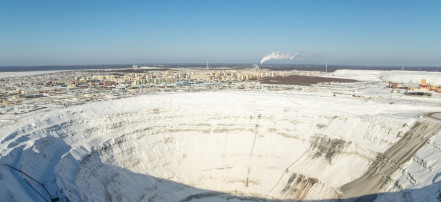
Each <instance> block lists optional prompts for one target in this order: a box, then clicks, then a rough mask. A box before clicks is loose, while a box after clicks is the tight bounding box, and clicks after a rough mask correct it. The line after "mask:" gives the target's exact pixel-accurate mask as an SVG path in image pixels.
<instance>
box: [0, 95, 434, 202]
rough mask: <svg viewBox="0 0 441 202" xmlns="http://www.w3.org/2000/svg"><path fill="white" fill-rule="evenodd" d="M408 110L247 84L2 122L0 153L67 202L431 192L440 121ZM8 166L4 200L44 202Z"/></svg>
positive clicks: (0, 194)
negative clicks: (242, 89) (252, 88)
mask: <svg viewBox="0 0 441 202" xmlns="http://www.w3.org/2000/svg"><path fill="white" fill-rule="evenodd" d="M348 103H350V105H348ZM386 107H387V108H388V110H382V108H386ZM402 107H407V106H403V105H399V104H396V105H393V106H389V105H388V104H382V103H376V102H366V101H364V100H354V99H352V98H351V99H349V98H348V100H345V99H336V98H333V97H324V98H321V99H317V96H315V95H305V94H301V95H299V94H288V95H283V94H276V93H265V94H263V93H250V92H249V93H238V92H223V93H177V94H162V95H150V96H142V97H136V98H127V99H121V100H113V101H106V102H99V103H92V104H87V105H83V106H76V107H72V108H67V109H63V110H60V111H50V112H47V113H41V114H36V115H34V116H32V117H23V118H21V119H19V120H18V121H17V123H14V124H12V125H7V126H4V127H3V128H1V131H2V134H1V139H0V141H1V142H0V143H1V144H0V146H1V147H0V149H1V150H0V151H1V156H0V161H1V162H3V163H7V164H8V165H11V166H14V167H17V168H19V169H21V170H22V171H24V172H26V173H28V174H29V175H30V176H33V177H34V178H36V179H37V180H39V181H40V182H41V183H43V184H44V185H46V187H47V188H48V190H49V192H50V193H52V194H53V195H55V194H56V195H57V196H61V198H62V200H71V201H197V200H210V201H212V200H219V201H223V200H243V201H256V200H257V201H259V200H261V201H265V200H334V199H341V198H351V197H359V196H362V197H363V196H366V195H370V194H374V195H373V196H374V197H373V199H375V198H377V197H378V199H379V200H382V199H391V200H397V201H399V200H402V199H405V198H406V197H407V198H410V199H417V198H419V197H420V196H427V197H431V198H428V199H435V198H436V197H437V196H438V194H439V193H438V191H436V190H435V186H437V185H438V182H439V180H438V178H436V176H437V174H438V173H439V172H441V167H440V166H439V165H440V164H439V162H438V161H439V159H440V158H439V156H440V155H441V152H440V148H441V146H440V145H439V143H438V142H439V141H438V140H439V139H441V134H440V130H441V125H440V124H439V123H436V122H433V121H430V120H419V121H416V119H415V118H413V117H416V116H412V117H410V116H408V115H402V111H401V110H400V109H401V108H402ZM410 108H411V107H410ZM418 110H421V109H420V108H419V109H418ZM385 111H386V112H385ZM0 172H1V175H0V184H1V187H2V188H1V189H0V201H13V200H18V201H29V200H34V201H35V200H37V201H38V200H41V201H44V199H47V196H46V195H44V194H39V192H38V190H37V191H36V190H34V189H32V188H31V187H30V186H29V184H28V183H26V181H27V179H25V178H24V177H23V176H21V175H20V174H17V173H16V172H14V171H12V170H10V169H8V168H5V167H0ZM358 185H360V186H358ZM361 185H363V186H364V187H363V186H361ZM35 187H38V186H35ZM428 190H429V192H428ZM384 192H388V193H387V194H380V195H378V196H377V193H384ZM404 193H407V194H404ZM421 193H424V195H423V194H421ZM370 196H372V195H370ZM407 198H406V199H407Z"/></svg>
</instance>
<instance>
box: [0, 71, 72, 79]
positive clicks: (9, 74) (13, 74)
mask: <svg viewBox="0 0 441 202" xmlns="http://www.w3.org/2000/svg"><path fill="white" fill-rule="evenodd" d="M61 71H66V70H56V71H31V72H0V78H5V77H17V76H32V75H39V74H50V73H55V72H61Z"/></svg>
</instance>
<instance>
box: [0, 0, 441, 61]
mask: <svg viewBox="0 0 441 202" xmlns="http://www.w3.org/2000/svg"><path fill="white" fill-rule="evenodd" d="M301 49H306V51H305V53H304V54H302V55H301V56H300V57H299V58H297V59H295V60H282V61H271V62H277V63H279V62H280V63H292V64H322V63H324V62H325V61H328V63H329V64H345V65H351V64H353V65H432V66H441V1H439V0H433V1H430V0H427V1H349V0H347V1H345V0H338V1H337V0H333V1H331V0H322V1H321V0H309V1H306V0H304V1H295V0H289V1H288V0H287V1H284V0H275V1H270V0H254V1H246V0H231V1H220V0H219V1H214V0H213V1H202V0H201V1H191V0H190V1H188V0H186V1H164V0H163V1H122V0H121V1H111V0H108V1H88V0H84V1H82V0H78V1H73V0H72V1H67V0H66V1H63V0H57V1H55V0H54V1H50V0H43V1H34V0H32V1H31V0H29V1H21V0H0V66H2V65H3V66H5V65H63V64H69V65H70V64H121V63H128V64H132V63H204V62H205V61H207V60H208V61H210V62H212V63H250V64H254V63H259V61H260V59H261V58H262V57H263V56H265V55H267V54H269V53H271V52H272V51H282V52H286V53H295V52H297V51H299V50H301Z"/></svg>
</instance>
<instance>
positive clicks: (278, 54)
mask: <svg viewBox="0 0 441 202" xmlns="http://www.w3.org/2000/svg"><path fill="white" fill-rule="evenodd" d="M303 52H305V49H302V50H300V51H299V52H297V53H294V54H291V53H281V52H279V51H274V52H272V53H271V54H269V55H266V56H265V57H263V58H262V60H261V61H260V64H261V65H262V64H263V63H264V62H265V61H267V60H278V59H290V60H292V59H294V58H296V57H297V56H299V55H300V54H302V53H303Z"/></svg>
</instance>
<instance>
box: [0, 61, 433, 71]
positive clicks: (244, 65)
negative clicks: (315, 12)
mask: <svg viewBox="0 0 441 202" xmlns="http://www.w3.org/2000/svg"><path fill="white" fill-rule="evenodd" d="M133 65H139V66H145V67H148V66H152V67H163V68H164V69H165V68H187V67H196V68H205V67H206V65H207V64H206V63H137V64H136V63H134V64H82V65H15V66H14V65H5V66H0V72H23V71H52V70H90V69H117V68H131V67H132V66H133ZM254 65H258V64H257V63H209V66H210V67H211V68H213V69H215V68H220V67H225V66H226V67H231V68H252V67H253V66H254ZM324 67H325V64H279V63H268V64H264V65H263V68H264V69H274V70H277V69H298V70H314V71H315V70H322V69H324ZM403 68H404V70H409V71H418V70H421V71H438V68H439V70H440V71H441V66H424V65H412V66H410V65H409V66H403V65H341V64H330V63H328V71H335V70H337V69H365V70H402V69H403Z"/></svg>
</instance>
